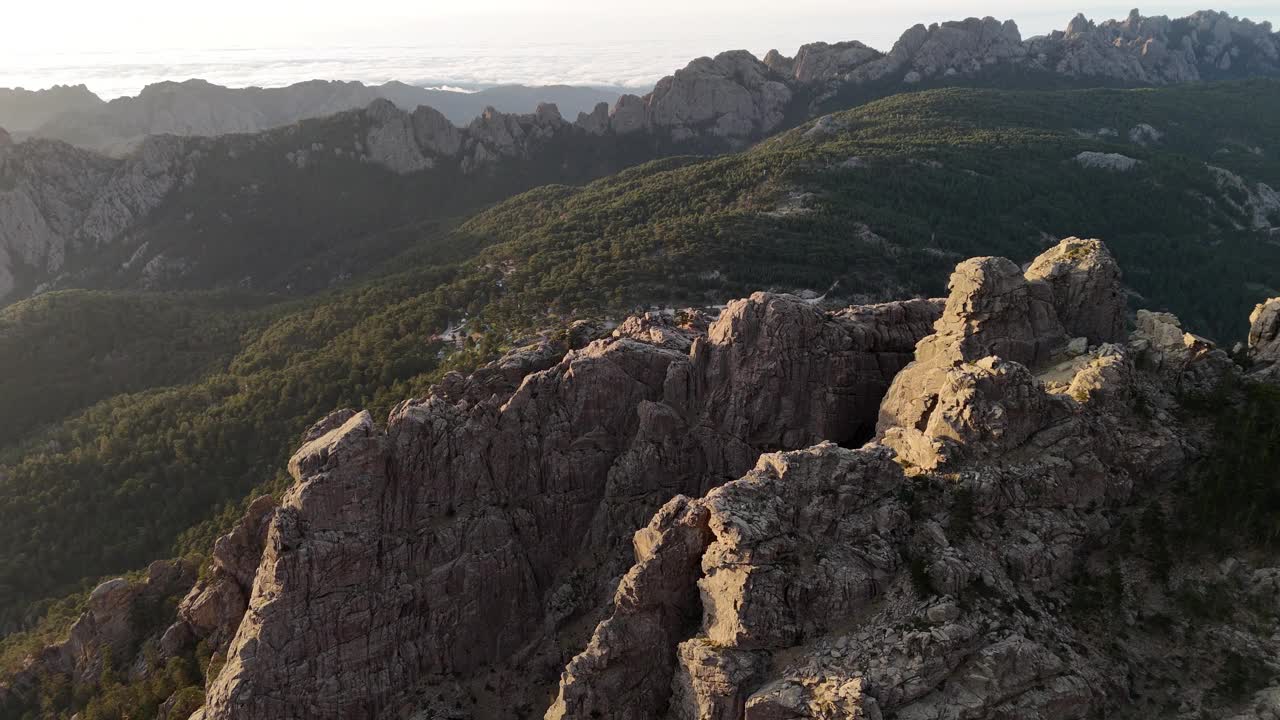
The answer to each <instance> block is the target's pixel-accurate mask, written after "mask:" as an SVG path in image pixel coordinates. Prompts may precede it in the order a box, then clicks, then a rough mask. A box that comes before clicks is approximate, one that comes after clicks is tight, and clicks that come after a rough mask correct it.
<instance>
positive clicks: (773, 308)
mask: <svg viewBox="0 0 1280 720" xmlns="http://www.w3.org/2000/svg"><path fill="white" fill-rule="evenodd" d="M937 313H938V305H937V304H936V303H934V302H931V301H924V300H917V301H910V302H906V303H891V304H887V305H881V306H871V307H866V308H853V309H850V310H848V311H845V312H841V313H824V312H822V311H820V310H818V309H816V308H815V307H814V306H812V305H810V304H808V303H805V302H804V301H801V300H799V299H797V298H793V297H790V296H774V295H766V294H756V295H754V296H752V297H751V298H750V299H748V300H743V301H738V302H736V303H733V304H731V305H730V306H729V307H728V308H727V309H726V310H725V311H724V313H723V314H722V315H721V317H720V318H719V319H718V320H716V321H715V322H714V323H712V324H711V325H710V327H709V328H708V327H707V326H706V324H705V321H702V320H700V319H699V317H698V316H697V314H696V313H695V314H692V315H686V316H682V317H681V318H680V319H679V320H677V319H675V318H671V317H668V316H665V315H661V314H655V315H650V316H647V317H645V318H640V319H637V320H634V321H629V322H627V323H624V324H623V325H622V326H620V327H619V328H618V329H617V331H615V335H614V337H612V338H610V339H605V340H597V341H594V342H591V343H589V344H587V345H586V346H585V347H582V348H581V349H577V350H573V351H571V352H569V353H568V354H567V355H565V356H564V357H563V359H561V360H559V361H558V362H557V361H556V360H554V359H552V360H551V361H550V362H549V363H548V362H547V360H546V358H547V357H548V355H549V354H548V353H543V352H539V351H536V350H533V351H529V350H525V351H521V352H520V353H518V355H517V357H519V358H524V359H523V360H513V361H510V362H508V361H503V362H501V363H498V364H497V365H496V366H495V367H494V368H493V369H492V370H491V371H489V372H488V373H487V374H486V373H481V374H478V375H477V376H475V377H473V379H472V380H470V381H467V380H463V379H462V378H459V377H453V378H447V379H446V380H447V382H446V383H445V385H444V386H442V387H441V388H439V389H438V390H436V391H434V392H433V394H432V395H430V396H428V397H427V398H423V399H419V400H413V401H409V402H406V403H404V404H402V405H401V406H399V407H398V408H396V410H395V411H394V412H393V413H392V414H391V417H390V418H389V420H388V425H387V429H386V431H381V430H379V429H378V428H377V427H375V425H374V424H373V421H372V418H370V417H369V415H368V414H367V413H361V414H354V413H345V414H343V415H341V416H338V417H336V418H334V419H333V421H332V422H329V423H327V424H326V425H325V426H324V427H327V428H330V429H329V431H328V432H327V433H326V434H324V435H322V436H320V437H316V438H314V439H312V440H311V441H310V442H308V443H307V444H306V445H305V446H304V447H303V448H302V449H301V450H299V451H298V453H297V454H295V456H294V458H293V459H292V460H291V462H290V471H291V472H292V473H293V474H294V477H295V478H296V480H297V484H296V485H295V486H294V487H293V489H292V490H290V491H289V493H288V494H287V495H286V497H285V498H284V501H283V503H282V508H281V510H279V511H277V513H276V515H275V516H274V518H273V520H272V521H271V525H270V530H269V531H268V537H267V542H266V550H265V552H264V553H263V558H262V562H261V565H260V566H259V569H258V573H257V577H256V580H255V582H254V586H253V593H252V597H251V598H250V601H249V608H248V611H247V612H246V613H245V616H244V620H243V621H242V623H241V624H240V628H239V631H238V632H237V634H236V637H235V639H234V640H233V642H232V644H231V648H230V651H229V653H228V660H227V664H226V666H225V668H224V669H223V671H222V672H221V674H220V675H219V676H218V678H217V679H216V681H215V682H214V683H213V685H212V687H211V689H210V692H209V699H208V704H207V706H206V709H205V716H204V717H205V718H207V719H212V718H266V717H279V716H280V713H282V712H286V709H287V712H288V714H290V716H293V717H306V718H322V717H373V716H375V715H376V713H377V712H378V711H379V710H380V709H381V708H384V707H386V706H387V703H389V702H391V700H392V699H393V698H395V697H397V695H398V694H400V693H403V691H404V690H405V689H406V688H410V687H412V686H413V685H414V684H415V683H418V682H422V681H429V680H430V678H431V677H432V676H435V675H437V674H439V673H446V672H456V673H463V674H468V673H473V672H476V671H477V670H478V669H479V668H481V667H482V666H484V665H486V664H489V663H495V662H517V661H522V662H525V663H526V664H528V663H535V665H536V663H537V662H550V663H553V665H551V666H550V667H554V666H555V665H558V664H560V663H562V660H561V659H560V656H559V654H558V651H555V650H554V642H553V639H552V638H553V636H554V635H555V634H556V633H557V632H559V631H563V630H564V628H565V623H566V622H567V621H569V620H570V619H572V618H575V617H579V616H580V615H581V613H583V612H587V611H590V610H591V608H593V607H594V603H595V598H596V597H599V595H600V594H601V593H603V592H607V591H608V590H609V583H608V580H607V579H608V578H610V577H616V576H617V575H619V574H621V573H622V571H623V570H624V569H625V567H626V566H627V565H628V564H629V563H630V562H631V559H630V558H629V557H628V556H627V555H628V554H627V553H626V545H625V540H626V538H628V537H629V535H630V534H631V532H632V531H633V530H635V529H636V528H639V527H641V526H642V525H644V523H645V522H646V521H647V520H648V518H649V517H650V516H651V515H652V513H653V511H654V510H656V509H657V508H658V507H660V506H661V505H662V504H663V503H664V502H665V501H666V500H667V499H669V498H670V497H672V496H674V495H677V494H680V493H687V494H701V493H703V492H706V491H707V490H708V489H710V488H712V487H714V486H716V485H718V484H720V483H721V482H723V481H724V480H727V479H729V478H732V477H736V476H738V475H740V474H741V473H742V472H745V471H746V470H747V469H749V468H750V467H751V465H752V464H754V463H755V461H756V457H757V456H758V455H759V454H760V452H761V451H764V450H768V449H775V448H779V447H802V446H805V445H808V444H812V443H814V442H817V441H819V440H821V439H825V437H828V436H830V437H835V438H837V439H841V440H844V441H847V442H851V443H857V442H860V441H861V440H862V439H863V438H864V437H866V434H868V433H869V432H870V429H871V427H872V426H873V424H874V417H875V415H874V411H875V406H876V403H877V402H878V401H879V398H880V396H881V395H882V394H883V392H884V390H885V388H887V386H888V382H889V380H890V379H891V378H892V376H893V375H894V374H895V373H896V372H897V371H898V370H899V369H900V368H901V367H902V366H903V365H904V364H905V363H906V362H907V359H908V357H909V354H910V349H911V348H912V347H913V346H914V344H915V342H916V341H917V340H918V339H919V338H920V337H922V336H923V335H924V333H926V332H927V331H928V328H929V326H930V325H931V324H932V323H933V321H934V320H935V319H936V317H937ZM544 363H546V364H544ZM505 366H512V367H515V368H524V369H526V370H531V371H532V372H531V373H530V374H527V375H525V376H523V379H522V380H515V378H514V376H515V375H518V373H519V370H518V369H517V370H515V372H513V373H507V372H505V371H503V370H501V368H502V367H505ZM508 377H511V378H512V379H505V378H508ZM513 380H515V381H514V382H513ZM473 383H479V384H480V385H479V387H476V388H475V389H474V390H473V389H471V388H470V387H469V386H471V385H472V384H473ZM481 388H483V389H481ZM339 421H341V424H340V425H339ZM332 426H337V427H332ZM671 520H672V522H673V523H675V525H677V526H680V527H686V529H685V530H677V529H670V531H671V532H679V533H687V532H694V533H695V534H696V519H695V520H686V519H681V518H677V517H673V518H672V519H671ZM690 523H692V524H690ZM667 531H668V529H666V528H655V529H654V531H653V533H650V535H651V536H652V537H653V544H654V548H653V551H654V553H655V554H656V555H660V556H661V557H663V558H665V557H666V556H667V554H668V553H669V552H671V550H670V548H671V547H674V546H675V544H679V543H685V544H686V545H687V542H688V541H687V540H680V541H677V540H671V541H667V540H663V539H662V538H661V537H660V536H661V535H663V534H664V533H666V532H667ZM659 546H660V547H659ZM657 562H659V565H655V566H654V569H653V570H652V572H653V573H668V572H670V573H677V572H679V569H678V568H677V567H675V566H674V565H673V564H669V563H667V561H666V560H658V561H657ZM637 601H638V602H640V603H642V604H644V603H649V602H650V601H648V600H645V599H643V598H637ZM651 609H652V608H651ZM653 612H657V613H659V614H661V610H660V609H656V610H653ZM513 658H514V660H513ZM540 658H541V659H540ZM521 659H523V660H521ZM548 669H550V668H548Z"/></svg>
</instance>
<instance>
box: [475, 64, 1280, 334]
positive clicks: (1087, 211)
mask: <svg viewBox="0 0 1280 720" xmlns="http://www.w3.org/2000/svg"><path fill="white" fill-rule="evenodd" d="M1278 110H1280V84H1277V83H1274V82H1268V81H1259V82H1249V83H1239V84H1231V85H1219V86H1188V87H1179V88H1167V89H1160V90H1124V91H1121V90H1092V91H1070V92H1026V93H1011V92H999V91H993V90H976V91H975V90H960V89H948V90H939V91H933V92H928V93H921V94H913V95H899V96H895V97H891V98H888V99H886V100H882V101H879V102H875V103H872V104H869V105H866V106H863V107H861V108H858V109H855V110H852V111H849V112H846V113H843V114H840V115H837V116H836V118H837V120H838V121H839V122H840V123H841V124H843V125H844V126H845V128H844V129H843V130H839V131H836V132H832V133H828V134H826V136H825V137H822V138H815V139H810V138H808V137H806V135H805V130H806V129H807V127H808V126H806V127H802V128H799V129H797V130H794V131H791V132H789V133H787V134H785V135H783V136H781V137H778V138H775V139H773V140H769V141H766V142H765V143H762V144H761V145H760V146H758V147H757V148H755V149H753V150H751V151H749V152H746V153H742V154H739V155H732V156H727V157H722V158H717V159H712V160H704V161H695V162H681V161H663V162H659V163H654V164H650V165H648V166H644V167H642V168H639V169H637V170H634V171H631V172H628V173H624V174H622V175H620V176H617V177H615V178H611V179H608V180H605V181H601V182H597V183H594V184H592V185H589V186H587V187H586V188H583V189H581V190H576V191H572V190H568V189H561V190H541V191H538V192H535V193H530V194H528V195H525V196H523V197H521V198H517V199H516V200H513V201H511V202H509V203H506V204H505V205H503V206H501V207H500V208H498V209H497V210H495V211H492V212H489V213H485V214H483V215H481V216H479V217H478V218H477V219H475V220H473V221H472V222H471V223H470V224H469V226H468V228H469V229H470V231H471V232H473V233H475V234H478V235H483V236H492V237H496V238H497V239H498V240H500V241H501V242H500V243H499V244H497V245H495V246H494V247H493V248H491V249H490V250H489V251H488V253H487V255H486V257H487V259H488V260H489V265H490V266H491V267H492V268H494V270H493V271H492V277H493V278H494V279H495V280H496V278H497V277H498V273H499V269H501V272H502V279H503V283H504V287H503V290H502V292H500V293H499V292H497V291H495V292H493V293H491V295H492V298H493V300H494V301H496V303H495V304H493V305H491V306H490V310H489V312H491V313H492V315H493V319H494V320H495V322H503V323H507V322H520V321H521V319H523V318H528V317H529V315H530V314H531V313H537V312H541V311H542V310H543V309H545V308H556V309H560V310H569V309H577V310H581V309H584V308H605V307H610V306H614V305H617V304H623V305H625V304H627V303H628V302H650V301H653V300H654V299H671V300H672V301H674V302H683V301H693V300H703V299H713V298H721V297H727V296H734V295H737V294H741V293H743V292H748V291H750V290H754V289H760V288H762V287H781V288H788V289H789V288H794V287H810V288H814V289H816V290H819V291H821V290H823V289H826V288H828V287H830V286H832V285H833V284H834V283H837V282H838V283H839V290H838V292H837V294H841V295H846V296H848V295H860V296H871V297H894V296H902V295H903V294H904V293H911V292H920V293H928V294H937V293H940V292H941V291H942V288H943V282H944V281H945V279H946V277H947V274H948V273H949V271H950V269H951V268H952V267H953V266H954V263H955V262H956V261H957V260H959V259H962V258H965V257H970V256H973V255H984V254H1000V255H1006V256H1009V257H1012V258H1014V259H1017V260H1029V259H1031V258H1032V257H1034V256H1035V255H1036V254H1037V253H1038V252H1039V251H1040V250H1042V249H1043V247H1044V244H1045V243H1044V240H1042V233H1046V234H1049V235H1053V236H1057V237H1064V236H1067V235H1079V236H1087V237H1101V238H1104V239H1105V240H1106V241H1107V243H1108V244H1109V245H1110V246H1111V248H1112V250H1113V251H1114V252H1115V253H1116V254H1117V256H1118V259H1119V260H1120V262H1121V265H1122V266H1123V267H1124V268H1125V270H1126V273H1127V281H1128V283H1129V284H1130V285H1131V286H1132V287H1133V288H1134V289H1135V290H1136V291H1137V292H1138V293H1140V294H1141V295H1142V296H1144V297H1143V299H1141V300H1140V301H1139V304H1141V305H1143V306H1148V307H1150V306H1155V307H1166V308H1168V309H1171V310H1173V311H1174V312H1176V313H1178V314H1179V315H1180V316H1181V317H1182V319H1183V321H1184V323H1185V324H1186V325H1187V326H1188V327H1192V328H1196V329H1197V331H1199V332H1202V333H1206V334H1209V335H1212V336H1216V337H1219V338H1223V339H1227V338H1236V337H1239V336H1240V335H1241V334H1242V333H1243V331H1244V328H1245V326H1244V320H1243V319H1244V318H1245V317H1247V315H1248V310H1249V309H1250V308H1251V307H1252V306H1253V304H1254V303H1256V302H1258V301H1259V300H1260V299H1262V298H1264V297H1266V296H1267V294H1268V293H1272V294H1274V293H1275V292H1276V288H1277V287H1280V270H1278V268H1280V247H1278V246H1277V245H1276V244H1274V243H1272V242H1269V238H1268V237H1266V236H1264V235H1263V234H1261V233H1258V232H1255V231H1252V230H1246V229H1239V228H1238V226H1240V225H1245V226H1247V225H1248V224H1249V223H1250V222H1251V219H1250V218H1247V217H1245V216H1244V215H1243V214H1242V213H1240V212H1239V211H1237V210H1236V209H1235V208H1234V207H1232V206H1231V204H1230V203H1228V202H1227V197H1228V195H1229V193H1228V192H1227V191H1224V190H1222V189H1220V188H1219V187H1218V184H1217V182H1216V181H1215V179H1214V176H1213V174H1212V173H1211V171H1210V170H1209V169H1208V168H1206V166H1205V164H1206V163H1213V164H1214V165H1217V166H1221V167H1223V168H1226V169H1229V170H1232V171H1234V172H1238V173H1240V174H1241V175H1243V176H1244V177H1246V178H1249V180H1250V181H1251V182H1259V181H1262V182H1267V183H1270V184H1274V183H1276V182H1280V160H1277V158H1280V145H1278V144H1277V138H1280V120H1278V119H1277V118H1278V117H1280V116H1277V115H1276V114H1275V112H1276V111H1278ZM1140 122H1148V123H1151V124H1153V125H1157V126H1159V129H1161V130H1162V131H1163V132H1164V133H1165V134H1166V136H1165V138H1164V140H1163V141H1161V142H1160V143H1158V144H1153V145H1151V146H1147V147H1144V146H1141V145H1136V144H1133V143H1130V142H1128V141H1127V139H1125V140H1121V139H1116V138H1109V139H1102V140H1100V139H1094V138H1090V137H1082V135H1081V134H1080V133H1079V132H1077V131H1078V130H1079V131H1088V132H1096V131H1097V130H1098V129H1100V128H1113V129H1115V128H1118V129H1119V132H1120V133H1121V135H1124V134H1127V132H1128V128H1131V127H1133V126H1135V125H1136V124H1138V123H1140ZM1222 128H1230V130H1229V131H1227V130H1223V129H1222ZM1087 150H1091V151H1101V152H1116V153H1123V154H1126V155H1128V156H1131V157H1134V158H1136V159H1138V160H1140V161H1141V164H1140V165H1139V166H1138V167H1137V168H1135V169H1134V170H1132V171H1130V172H1127V173H1125V172H1112V171H1108V170H1102V169H1092V168H1085V167H1081V166H1080V165H1079V164H1077V163H1076V162H1074V161H1073V158H1074V157H1075V156H1076V155H1077V154H1079V153H1080V152H1083V151H1087ZM1236 199H1237V201H1239V199H1238V198H1236ZM1275 220H1276V222H1277V224H1280V218H1276V219H1275ZM868 231H870V232H868ZM713 273H715V274H714V275H713Z"/></svg>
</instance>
